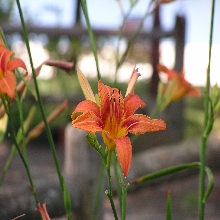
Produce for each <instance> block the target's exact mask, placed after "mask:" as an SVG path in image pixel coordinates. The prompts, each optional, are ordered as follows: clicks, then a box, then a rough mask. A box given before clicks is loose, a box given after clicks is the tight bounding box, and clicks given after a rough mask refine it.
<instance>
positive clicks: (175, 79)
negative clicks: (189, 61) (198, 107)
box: [157, 64, 200, 102]
mask: <svg viewBox="0 0 220 220" xmlns="http://www.w3.org/2000/svg"><path fill="white" fill-rule="evenodd" d="M157 70H158V71H161V72H164V73H166V74H167V76H168V83H167V85H166V87H165V90H164V92H166V90H168V88H169V89H171V90H172V91H171V94H170V102H174V101H178V100H180V99H181V98H183V97H184V96H195V97H199V96H200V90H199V89H198V88H196V87H194V86H192V85H191V84H190V83H189V82H188V81H186V79H185V77H184V73H182V72H181V73H177V72H176V71H174V70H170V69H168V68H167V67H165V66H163V65H161V64H158V65H157ZM171 82H172V84H171ZM170 86H172V88H170Z"/></svg>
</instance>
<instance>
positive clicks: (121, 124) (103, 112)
mask: <svg viewBox="0 0 220 220" xmlns="http://www.w3.org/2000/svg"><path fill="white" fill-rule="evenodd" d="M98 97H99V103H100V104H99V105H98V104H96V103H95V102H94V101H91V100H85V101H82V102H80V103H79V104H78V105H77V107H76V108H75V110H74V112H73V113H72V115H71V117H72V125H73V127H75V128H80V129H83V130H85V131H87V132H92V133H95V132H100V133H101V134H102V138H103V140H104V143H105V145H106V147H107V148H108V150H109V151H113V150H115V149H116V151H117V156H118V159H119V162H120V165H121V167H122V171H123V173H124V176H125V177H126V176H127V174H128V171H129V169H130V165H131V159H132V146H131V142H130V138H129V137H128V136H127V135H128V133H129V132H130V133H132V134H143V133H145V132H153V131H159V130H165V128H166V124H165V122H164V121H163V120H159V119H151V118H150V117H148V116H146V115H142V114H134V113H135V111H136V110H137V109H138V108H139V107H144V106H145V103H144V102H143V101H142V100H141V99H140V98H139V96H138V95H136V94H134V93H129V94H128V95H127V96H126V97H125V98H123V96H122V94H121V91H120V90H119V89H117V88H111V87H110V86H107V85H104V84H103V83H102V82H101V80H99V82H98Z"/></svg>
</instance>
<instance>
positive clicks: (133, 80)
mask: <svg viewBox="0 0 220 220" xmlns="http://www.w3.org/2000/svg"><path fill="white" fill-rule="evenodd" d="M140 75H141V74H140V73H139V72H138V68H136V66H134V68H133V71H132V74H131V77H130V80H129V83H128V88H127V91H126V94H125V96H127V95H128V94H130V93H134V87H135V83H136V82H137V79H138V77H139V76H140Z"/></svg>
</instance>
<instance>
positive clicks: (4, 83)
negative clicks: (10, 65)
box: [0, 71, 16, 98]
mask: <svg viewBox="0 0 220 220" xmlns="http://www.w3.org/2000/svg"><path fill="white" fill-rule="evenodd" d="M15 86H16V78H15V75H14V74H13V73H12V72H10V71H7V74H5V76H4V77H3V78H1V79H0V88H1V92H2V93H5V94H7V95H8V96H9V97H10V98H13V97H14V94H15V93H14V88H15Z"/></svg>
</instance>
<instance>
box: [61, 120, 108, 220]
mask: <svg viewBox="0 0 220 220" xmlns="http://www.w3.org/2000/svg"><path fill="white" fill-rule="evenodd" d="M85 135H86V132H85V131H83V130H80V129H77V128H73V127H72V125H71V124H69V125H67V127H66V129H65V142H64V144H65V153H64V175H65V178H66V181H67V184H68V187H69V189H70V193H71V198H72V203H73V210H74V215H75V217H76V219H77V220H85V219H92V214H93V209H94V204H95V198H96V187H97V183H98V173H99V169H100V163H101V160H100V157H99V154H98V153H97V152H96V151H95V149H94V148H92V147H91V146H90V145H89V144H88V143H87V140H86V137H85ZM103 195H104V190H103ZM102 198H103V196H102V197H101V200H102ZM102 205H103V202H102V201H101V202H100V206H99V215H98V218H97V219H100V220H101V219H103V218H102V217H103V206H102Z"/></svg>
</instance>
